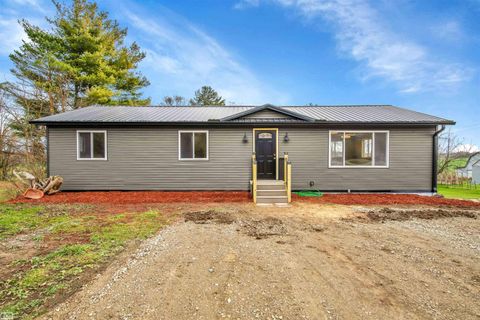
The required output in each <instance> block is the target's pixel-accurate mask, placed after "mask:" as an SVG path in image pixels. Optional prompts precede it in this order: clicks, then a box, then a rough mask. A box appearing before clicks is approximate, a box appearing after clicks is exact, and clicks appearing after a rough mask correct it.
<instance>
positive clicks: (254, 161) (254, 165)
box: [252, 152, 257, 203]
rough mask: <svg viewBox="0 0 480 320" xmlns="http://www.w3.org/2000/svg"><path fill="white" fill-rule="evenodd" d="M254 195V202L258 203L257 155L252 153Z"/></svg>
mask: <svg viewBox="0 0 480 320" xmlns="http://www.w3.org/2000/svg"><path fill="white" fill-rule="evenodd" d="M252 196H253V203H257V157H256V155H255V152H254V153H252Z"/></svg>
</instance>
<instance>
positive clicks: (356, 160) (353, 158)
mask: <svg viewBox="0 0 480 320" xmlns="http://www.w3.org/2000/svg"><path fill="white" fill-rule="evenodd" d="M372 136H373V134H372V133H370V132H369V133H351V132H346V133H345V165H346V166H371V165H372V148H371V146H372V141H373V139H372Z"/></svg>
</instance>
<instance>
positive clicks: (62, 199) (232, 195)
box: [10, 191, 251, 204]
mask: <svg viewBox="0 0 480 320" xmlns="http://www.w3.org/2000/svg"><path fill="white" fill-rule="evenodd" d="M249 201H251V199H250V197H249V193H248V192H233V191H232V192H223V191H218V192H217V191H201V192H196V191H191V192H190V191H189V192H180V191H178V192H175V191H85V192H60V193H57V194H54V195H51V196H45V197H43V198H42V199H39V200H30V199H25V198H23V197H18V198H17V199H14V200H12V201H10V203H109V204H138V203H172V202H249Z"/></svg>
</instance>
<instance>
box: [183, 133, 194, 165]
mask: <svg viewBox="0 0 480 320" xmlns="http://www.w3.org/2000/svg"><path fill="white" fill-rule="evenodd" d="M180 158H182V159H191V158H193V133H191V132H182V133H180Z"/></svg>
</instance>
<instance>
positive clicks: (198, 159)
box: [178, 130, 210, 161]
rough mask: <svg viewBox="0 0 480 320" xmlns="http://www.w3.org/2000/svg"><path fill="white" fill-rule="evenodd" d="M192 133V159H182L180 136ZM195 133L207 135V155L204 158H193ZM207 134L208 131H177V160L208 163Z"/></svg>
mask: <svg viewBox="0 0 480 320" xmlns="http://www.w3.org/2000/svg"><path fill="white" fill-rule="evenodd" d="M182 133H192V134H193V136H192V158H182V145H181V144H182V143H181V140H182V139H181V134H182ZM195 133H206V135H207V154H206V156H207V157H206V158H195ZM209 139H210V138H209V132H208V130H178V160H180V161H208V159H209V144H210V142H209Z"/></svg>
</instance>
